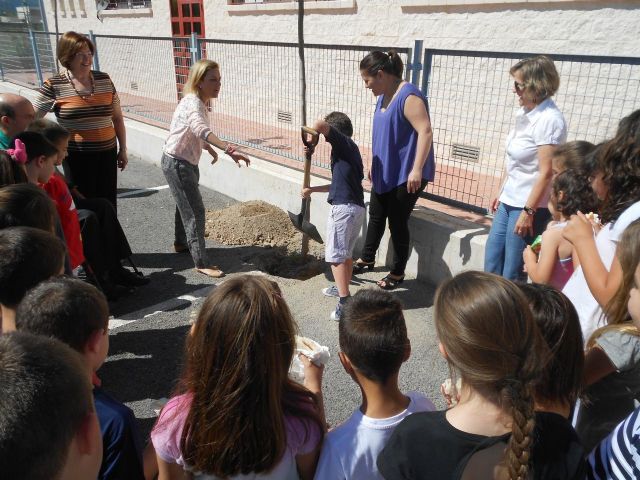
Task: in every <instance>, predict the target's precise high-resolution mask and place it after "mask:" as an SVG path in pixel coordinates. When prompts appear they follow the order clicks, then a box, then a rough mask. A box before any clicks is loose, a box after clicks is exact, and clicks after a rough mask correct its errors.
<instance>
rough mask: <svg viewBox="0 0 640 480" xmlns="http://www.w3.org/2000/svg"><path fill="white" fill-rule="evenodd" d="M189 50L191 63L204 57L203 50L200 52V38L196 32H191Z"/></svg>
mask: <svg viewBox="0 0 640 480" xmlns="http://www.w3.org/2000/svg"><path fill="white" fill-rule="evenodd" d="M189 51H190V52H191V65H193V64H194V63H196V62H197V61H198V60H200V58H202V52H200V41H199V40H198V35H197V34H196V33H191V39H190V40H189Z"/></svg>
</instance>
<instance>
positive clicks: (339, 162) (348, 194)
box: [327, 127, 364, 207]
mask: <svg viewBox="0 0 640 480" xmlns="http://www.w3.org/2000/svg"><path fill="white" fill-rule="evenodd" d="M327 142H329V143H330V144H331V187H329V198H327V201H328V202H329V203H330V204H331V205H343V204H345V203H355V204H356V205H360V206H361V207H364V192H363V190H362V179H363V178H364V173H363V167H362V157H361V156H360V150H358V146H357V145H356V144H355V142H354V141H353V140H351V138H349V137H347V136H346V135H344V134H342V133H340V132H339V131H338V130H336V129H335V128H333V127H331V128H330V131H329V135H328V136H327Z"/></svg>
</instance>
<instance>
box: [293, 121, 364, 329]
mask: <svg viewBox="0 0 640 480" xmlns="http://www.w3.org/2000/svg"><path fill="white" fill-rule="evenodd" d="M314 129H315V130H317V131H318V133H321V134H322V135H324V137H325V139H326V140H327V142H329V143H330V144H331V183H330V184H328V185H320V186H317V187H307V188H303V189H302V196H303V197H304V198H308V197H309V196H310V195H311V194H312V193H314V192H329V196H328V198H327V202H329V203H330V204H331V212H330V213H329V218H328V220H327V236H326V240H325V244H326V248H325V260H326V261H327V262H328V263H330V264H331V271H332V272H333V277H334V279H335V282H336V285H335V286H333V285H332V286H330V287H327V288H324V289H323V290H322V293H324V294H325V295H326V296H329V297H338V299H339V300H338V304H337V306H336V308H335V310H334V311H333V312H331V319H333V320H340V316H341V314H342V309H343V307H344V305H345V303H346V301H347V299H348V298H349V296H350V295H351V293H350V292H349V284H350V283H351V276H352V274H353V258H352V255H353V249H354V248H355V245H356V241H357V239H358V235H359V233H360V228H361V227H362V223H363V221H364V216H365V208H364V192H363V189H362V179H363V178H364V173H363V166H362V157H361V156H360V150H358V146H357V145H356V144H355V142H354V141H353V140H352V139H351V136H352V135H353V126H352V124H351V120H350V119H349V117H348V116H347V115H345V114H344V113H342V112H331V113H330V114H329V115H327V116H326V117H325V119H324V120H318V121H317V122H316V123H315V124H314Z"/></svg>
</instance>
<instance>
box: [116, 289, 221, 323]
mask: <svg viewBox="0 0 640 480" xmlns="http://www.w3.org/2000/svg"><path fill="white" fill-rule="evenodd" d="M214 287H215V285H209V286H207V287H204V288H200V289H199V290H196V291H195V292H191V293H190V294H185V295H180V296H179V297H175V298H170V299H169V300H165V301H164V302H160V303H157V304H155V305H152V306H150V307H146V308H142V309H140V310H137V311H135V312H131V313H127V314H125V315H123V316H122V317H121V318H110V319H109V330H113V329H115V328H119V327H122V326H124V325H128V324H129V323H131V322H135V321H137V320H142V319H145V318H149V317H152V316H154V315H158V314H160V313H164V312H169V311H171V310H176V309H178V308H181V309H184V308H186V307H188V306H189V305H191V304H193V303H194V302H195V301H197V300H199V299H201V298H204V297H206V296H207V295H209V292H210V291H211V290H212V289H213V288H214Z"/></svg>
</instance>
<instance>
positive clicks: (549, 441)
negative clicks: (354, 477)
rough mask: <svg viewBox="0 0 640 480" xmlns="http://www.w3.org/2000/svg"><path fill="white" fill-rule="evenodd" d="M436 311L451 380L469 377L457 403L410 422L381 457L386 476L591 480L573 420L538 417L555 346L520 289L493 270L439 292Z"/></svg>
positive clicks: (464, 275) (550, 415) (460, 278)
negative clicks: (538, 395) (540, 388)
mask: <svg viewBox="0 0 640 480" xmlns="http://www.w3.org/2000/svg"><path fill="white" fill-rule="evenodd" d="M434 309H435V311H434V321H435V326H436V331H437V332H438V338H439V340H440V344H439V348H440V352H441V353H442V355H443V357H444V358H445V359H446V360H447V362H448V364H449V369H450V372H451V377H452V382H451V383H452V385H454V386H455V384H456V381H455V380H456V376H459V377H460V378H461V380H462V388H461V391H460V392H459V394H460V400H459V402H458V403H457V404H456V406H454V407H452V408H450V409H449V410H445V411H440V412H427V413H416V414H414V415H412V416H410V417H408V418H407V419H405V420H404V421H403V422H402V423H401V424H400V425H399V426H398V427H397V428H396V430H395V432H394V433H393V435H392V437H391V439H390V440H389V443H388V444H387V446H386V447H385V449H384V450H383V451H382V453H381V454H380V456H379V457H378V462H377V463H378V468H379V470H380V472H381V473H382V476H383V477H384V478H385V479H401V478H402V479H409V478H411V479H435V478H438V479H440V478H442V479H445V478H446V479H460V478H464V479H467V478H477V479H480V478H482V479H492V478H499V479H511V480H516V479H519V480H525V479H530V478H531V479H549V478H563V479H573V478H575V479H578V478H584V475H585V469H584V466H585V465H584V459H583V451H582V449H581V448H579V444H578V443H577V441H576V434H575V431H574V430H573V428H572V427H571V425H570V424H569V422H568V420H567V419H566V418H564V417H562V416H561V415H558V414H557V413H550V412H535V411H534V398H533V396H534V391H533V389H534V386H535V381H536V380H537V379H538V378H539V377H540V375H541V373H542V369H543V368H544V365H545V363H546V361H547V358H548V356H549V349H548V347H547V345H546V343H545V341H544V340H543V338H542V336H541V335H540V332H539V330H538V328H537V326H536V324H535V322H534V320H533V316H532V314H531V310H530V308H529V305H528V303H527V299H526V298H525V296H524V295H523V293H522V292H521V291H520V290H519V289H518V287H517V286H516V285H515V284H514V283H512V282H510V281H509V280H506V279H504V278H502V277H499V276H497V275H494V274H490V273H483V272H474V271H469V272H464V273H461V274H459V275H457V276H455V277H454V278H452V279H450V280H448V281H446V282H444V283H443V284H442V285H441V286H440V288H439V289H438V292H437V293H436V299H435V306H434ZM454 388H455V387H454ZM576 445H578V448H576Z"/></svg>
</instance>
